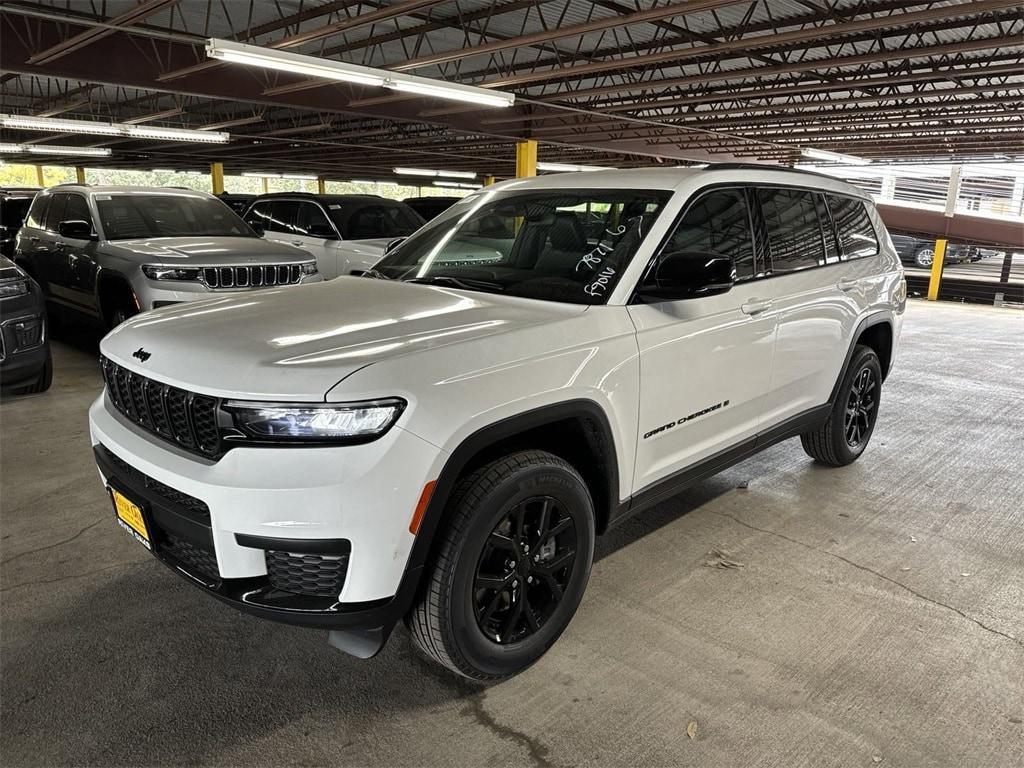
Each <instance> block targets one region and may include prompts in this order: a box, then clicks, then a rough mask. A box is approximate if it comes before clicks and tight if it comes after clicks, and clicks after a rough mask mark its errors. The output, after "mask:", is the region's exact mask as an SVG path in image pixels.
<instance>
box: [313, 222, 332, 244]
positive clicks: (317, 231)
mask: <svg viewBox="0 0 1024 768" xmlns="http://www.w3.org/2000/svg"><path fill="white" fill-rule="evenodd" d="M308 234H309V236H310V237H322V238H324V239H325V240H337V239H338V233H337V232H335V231H334V227H332V226H331V225H329V224H310V225H309V232H308Z"/></svg>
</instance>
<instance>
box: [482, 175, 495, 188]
mask: <svg viewBox="0 0 1024 768" xmlns="http://www.w3.org/2000/svg"><path fill="white" fill-rule="evenodd" d="M493 183H494V177H493V176H484V186H485V187H489V186H491V184H493Z"/></svg>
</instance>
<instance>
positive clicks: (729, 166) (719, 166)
mask: <svg viewBox="0 0 1024 768" xmlns="http://www.w3.org/2000/svg"><path fill="white" fill-rule="evenodd" d="M703 170H705V171H785V172H786V173H800V174H803V175H805V176H817V177H818V178H820V179H832V180H833V181H842V179H836V177H835V176H829V175H828V174H827V173H821V172H820V171H807V170H804V169H803V168H790V167H788V166H785V165H768V164H767V163H708V166H707V168H704V169H703Z"/></svg>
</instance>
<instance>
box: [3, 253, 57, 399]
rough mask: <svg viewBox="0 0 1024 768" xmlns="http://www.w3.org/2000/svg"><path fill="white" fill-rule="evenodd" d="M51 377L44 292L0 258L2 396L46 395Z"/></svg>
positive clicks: (20, 270)
mask: <svg viewBox="0 0 1024 768" xmlns="http://www.w3.org/2000/svg"><path fill="white" fill-rule="evenodd" d="M52 378H53V363H52V362H51V360H50V347H49V343H48V341H47V338H46V308H45V303H44V301H43V292H42V291H41V290H40V289H39V286H38V285H37V284H36V281H35V280H33V279H32V278H30V277H29V276H28V275H27V274H25V272H24V270H22V269H21V268H20V267H17V266H16V265H15V264H14V262H12V261H11V260H10V259H8V258H7V257H6V256H0V386H2V388H3V392H4V393H5V394H6V393H8V392H10V393H11V394H16V395H20V394H28V393H32V392H45V391H46V390H47V389H49V388H50V382H51V380H52Z"/></svg>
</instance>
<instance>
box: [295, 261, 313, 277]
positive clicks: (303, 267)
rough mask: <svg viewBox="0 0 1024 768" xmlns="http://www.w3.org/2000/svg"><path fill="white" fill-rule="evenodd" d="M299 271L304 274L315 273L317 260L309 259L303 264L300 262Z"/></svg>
mask: <svg viewBox="0 0 1024 768" xmlns="http://www.w3.org/2000/svg"><path fill="white" fill-rule="evenodd" d="M299 271H300V272H301V273H302V274H303V275H315V274H316V273H317V269H316V262H315V261H307V262H305V263H303V264H299Z"/></svg>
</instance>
